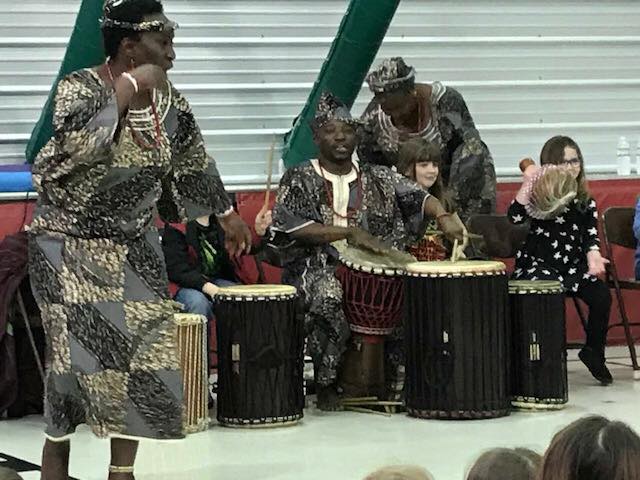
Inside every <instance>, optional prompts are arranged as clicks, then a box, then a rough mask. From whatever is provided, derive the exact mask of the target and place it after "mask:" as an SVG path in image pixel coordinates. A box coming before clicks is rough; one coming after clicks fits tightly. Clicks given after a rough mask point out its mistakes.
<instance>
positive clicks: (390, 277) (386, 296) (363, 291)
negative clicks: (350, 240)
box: [336, 249, 404, 335]
mask: <svg viewBox="0 0 640 480" xmlns="http://www.w3.org/2000/svg"><path fill="white" fill-rule="evenodd" d="M360 254H361V255H362V252H360ZM356 255H357V254H356V251H355V250H352V249H347V250H346V251H345V252H343V253H342V255H341V257H340V262H341V263H342V265H340V266H339V267H338V269H337V271H336V276H337V277H338V280H340V283H341V284H342V298H343V304H344V311H345V314H346V316H347V320H348V321H349V324H350V326H351V331H352V332H356V333H364V334H367V335H388V334H389V333H391V332H392V331H393V330H394V329H395V328H396V327H397V326H398V325H399V324H400V318H401V315H402V303H403V291H404V287H403V281H402V276H401V274H402V270H401V269H399V268H396V267H393V266H390V265H385V264H378V263H374V262H372V261H370V260H366V259H365V258H364V257H358V256H356ZM380 258H383V257H381V256H380Z"/></svg>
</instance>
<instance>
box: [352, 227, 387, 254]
mask: <svg viewBox="0 0 640 480" xmlns="http://www.w3.org/2000/svg"><path fill="white" fill-rule="evenodd" d="M347 243H348V244H349V245H352V246H354V247H357V248H361V249H363V250H368V251H370V252H373V253H384V252H386V251H387V250H389V248H388V247H387V246H385V244H384V243H382V242H381V241H380V240H378V239H377V238H376V237H374V236H373V235H371V234H370V233H368V232H365V231H364V230H362V229H361V228H357V227H350V228H349V230H348V232H347Z"/></svg>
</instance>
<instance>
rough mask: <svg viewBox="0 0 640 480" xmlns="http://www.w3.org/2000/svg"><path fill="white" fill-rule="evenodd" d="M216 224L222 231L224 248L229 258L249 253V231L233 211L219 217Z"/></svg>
mask: <svg viewBox="0 0 640 480" xmlns="http://www.w3.org/2000/svg"><path fill="white" fill-rule="evenodd" d="M218 222H219V223H220V226H221V227H222V229H223V230H224V235H225V240H224V246H225V248H226V249H227V252H229V255H230V256H231V257H239V256H240V255H242V254H243V253H247V254H248V253H249V252H250V251H251V230H249V227H248V226H247V224H246V223H245V222H244V220H242V218H240V215H238V214H237V213H236V212H235V211H234V212H231V213H229V214H228V215H225V216H224V217H219V218H218Z"/></svg>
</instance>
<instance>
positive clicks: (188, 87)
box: [0, 0, 640, 184]
mask: <svg viewBox="0 0 640 480" xmlns="http://www.w3.org/2000/svg"><path fill="white" fill-rule="evenodd" d="M372 1H373V0H372ZM165 4H166V9H167V12H168V14H169V16H171V17H172V18H174V19H175V20H177V21H178V22H179V23H180V25H181V28H180V30H179V32H178V35H177V39H176V44H177V46H176V50H177V54H178V61H177V62H176V66H175V69H174V70H173V71H172V72H171V77H172V79H173V81H174V83H176V85H177V86H178V87H179V88H181V89H182V90H183V91H184V92H185V94H186V95H187V97H188V98H189V100H190V101H191V104H192V106H193V108H194V111H195V112H196V115H197V117H198V119H199V121H200V124H201V127H202V129H203V131H204V134H205V140H206V142H207V145H208V148H209V150H210V151H211V153H212V154H213V155H214V156H215V157H216V158H217V160H218V162H219V164H220V169H221V171H222V173H223V176H224V177H225V180H226V181H227V182H228V183H232V182H233V183H243V184H245V183H252V182H259V181H260V180H261V179H262V178H264V163H265V159H266V157H267V154H268V149H269V146H270V144H271V141H272V138H273V135H274V134H276V135H278V136H281V135H282V134H284V132H286V131H287V130H288V128H289V126H290V125H291V121H292V119H293V118H294V117H295V116H296V115H297V114H298V113H299V112H300V110H301V108H302V106H303V104H304V101H305V99H306V97H307V94H308V92H309V90H310V88H311V86H312V83H313V81H314V79H315V78H316V76H317V73H318V70H319V68H320V66H321V65H322V62H323V61H324V59H325V56H326V54H327V52H328V49H329V46H330V43H331V41H332V40H333V37H334V35H335V32H336V30H337V27H338V25H339V22H340V20H341V18H342V15H343V13H344V11H345V9H346V6H347V4H348V2H347V1H346V0H306V1H302V0H290V1H289V0H274V1H269V2H266V1H264V0H243V1H234V0H215V1H213V0H167V1H166V2H165ZM78 6H79V1H78V0H57V1H56V2H47V1H43V0H22V1H21V2H19V3H14V2H10V1H9V0H0V163H11V162H21V161H23V151H24V146H25V143H26V139H27V138H28V136H29V133H30V132H31V129H32V127H33V124H34V123H35V120H36V119H37V117H38V114H39V110H40V108H41V107H42V105H43V103H44V100H45V98H46V94H47V91H48V87H49V85H50V83H51V82H52V80H53V78H54V77H55V72H56V71H57V68H58V66H59V63H60V60H61V58H62V56H63V54H64V50H65V46H66V42H67V38H68V36H69V33H70V31H71V27H72V25H73V22H74V20H75V15H76V12H77V9H78ZM639 24H640V2H636V1H633V0H626V1H622V0H618V1H607V2H602V1H550V0H546V1H531V0H509V1H489V0H465V1H424V0H423V1H420V0H403V1H402V3H401V5H400V8H399V9H398V12H397V14H396V17H395V19H394V20H393V23H392V25H391V28H390V30H389V33H388V35H387V38H386V39H385V41H384V44H383V46H382V49H381V51H380V54H379V57H380V58H382V57H385V56H391V55H402V56H404V57H405V58H406V59H407V61H408V62H410V63H412V64H413V65H414V66H415V67H416V69H417V71H418V77H419V79H420V80H423V81H431V80H440V81H443V82H444V83H445V84H447V85H451V86H453V87H455V88H457V89H459V90H460V91H461V92H462V94H463V95H464V97H465V98H466V100H467V103H468V105H469V108H470V110H471V112H472V115H473V117H474V119H475V121H476V124H477V125H478V128H479V130H480V131H481V133H482V136H483V138H484V139H485V141H486V143H487V144H488V145H489V147H490V149H491V151H492V152H493V155H494V158H495V161H496V167H497V170H498V172H499V174H502V175H508V174H513V173H516V164H517V161H518V160H519V159H520V158H521V157H522V156H524V155H531V156H534V157H535V156H537V155H538V152H539V149H540V147H541V145H542V143H543V142H544V140H545V139H546V138H548V137H550V136H551V135H554V134H557V133H566V134H569V135H571V136H573V137H575V139H576V140H577V141H578V142H579V143H580V145H581V146H582V147H583V150H584V153H585V157H586V159H587V167H588V168H589V169H590V170H591V171H594V172H596V171H597V172H613V171H614V170H615V168H614V164H615V145H616V142H617V138H618V136H620V135H627V136H628V137H630V138H631V139H632V140H633V141H635V140H636V139H637V138H638V135H639V134H640V62H638V47H639V46H640V34H638V30H637V28H638V27H637V26H638V25H639ZM369 98H370V95H369V93H368V92H367V91H366V89H364V88H363V91H362V94H361V95H360V96H359V98H358V99H357V101H356V105H355V107H354V112H355V113H360V112H361V111H362V109H363V108H364V106H365V105H366V103H367V102H368V100H369Z"/></svg>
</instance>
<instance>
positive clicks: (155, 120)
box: [105, 62, 163, 150]
mask: <svg viewBox="0 0 640 480" xmlns="http://www.w3.org/2000/svg"><path fill="white" fill-rule="evenodd" d="M105 65H106V66H107V72H108V73H109V79H110V80H111V84H113V83H114V81H115V80H114V77H113V72H112V71H111V65H109V62H107V63H106V64H105ZM150 100H151V112H152V113H153V123H154V126H155V130H156V139H155V143H154V144H150V143H147V142H146V141H145V139H144V138H142V136H141V135H140V134H139V133H138V132H137V131H136V130H135V129H134V128H133V125H131V122H130V121H129V120H128V119H127V125H128V126H129V129H130V130H131V136H132V137H133V141H134V142H136V143H137V144H138V146H139V147H141V148H144V149H146V150H156V149H158V148H160V146H161V145H162V141H163V140H162V130H161V128H160V118H159V117H158V110H157V109H156V102H154V101H153V97H151V98H150Z"/></svg>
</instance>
